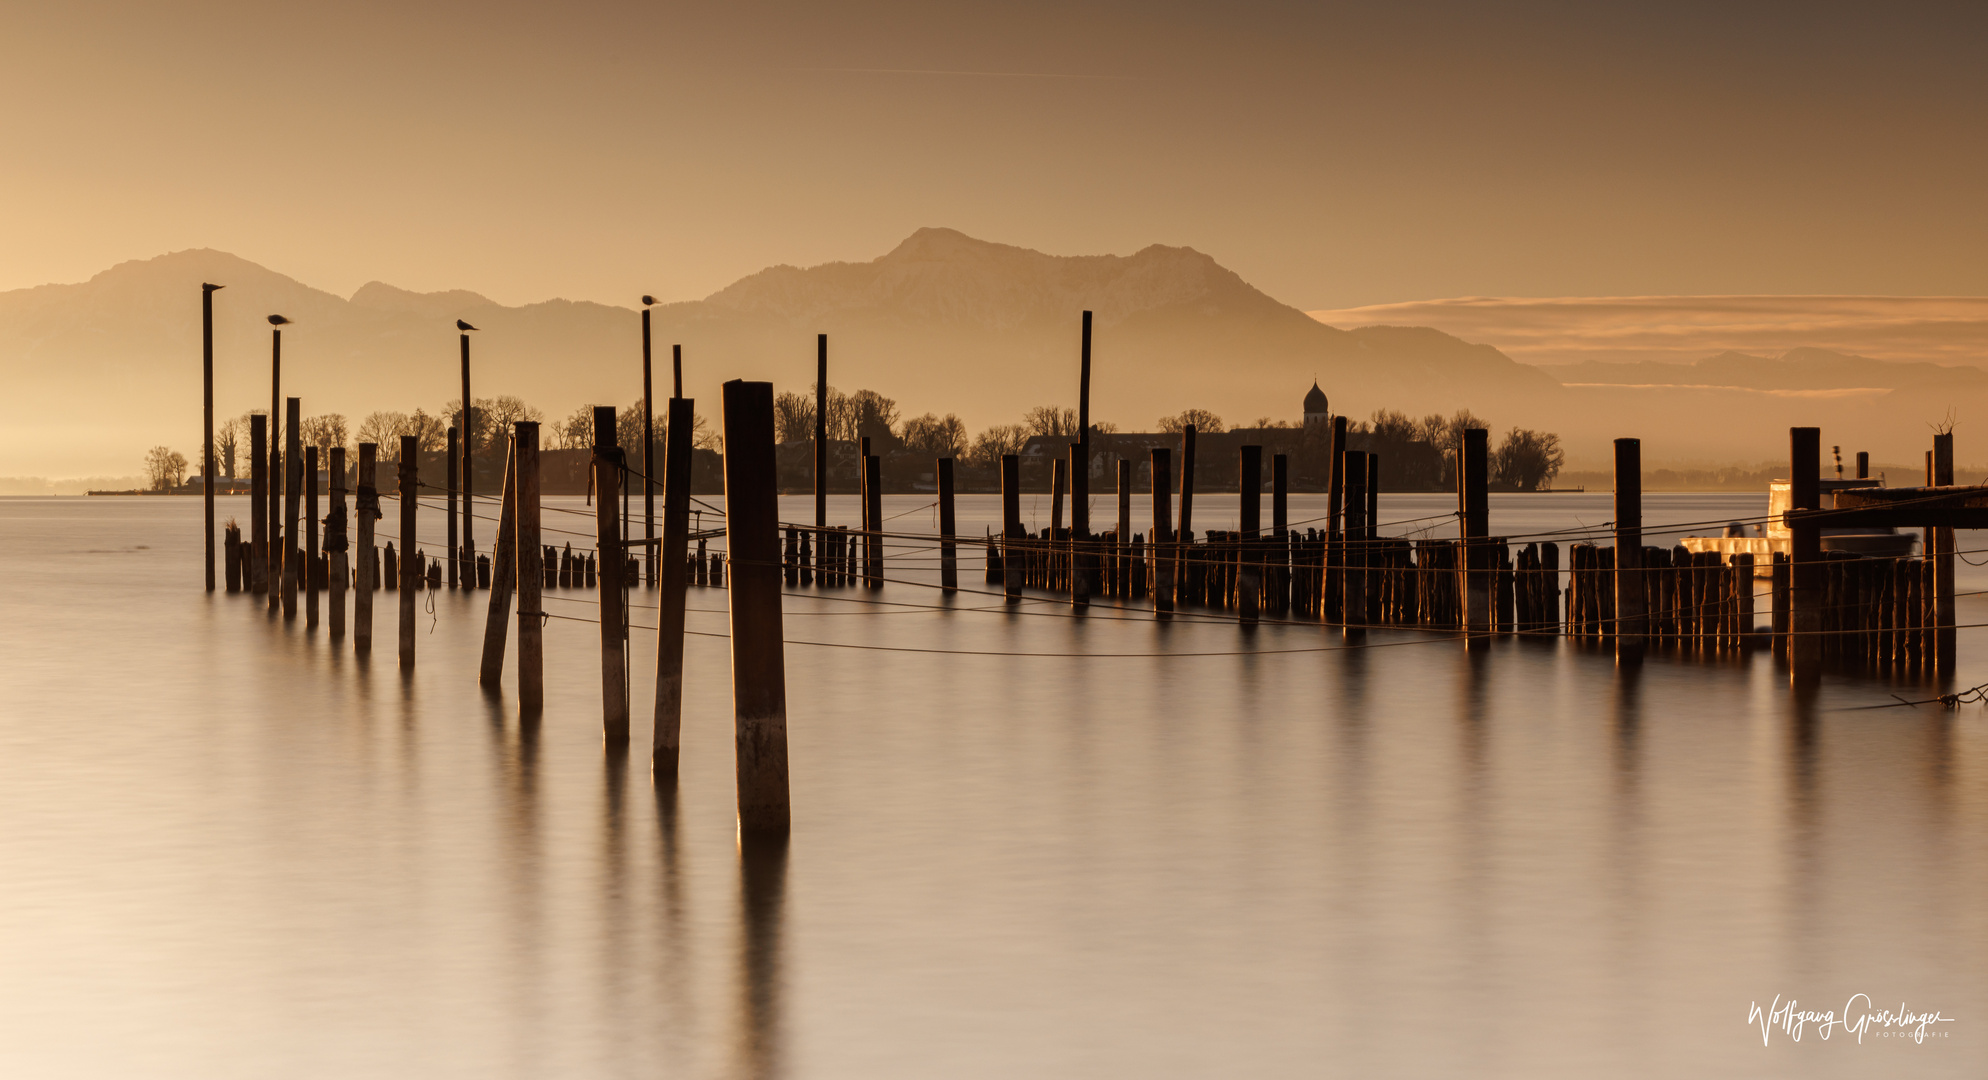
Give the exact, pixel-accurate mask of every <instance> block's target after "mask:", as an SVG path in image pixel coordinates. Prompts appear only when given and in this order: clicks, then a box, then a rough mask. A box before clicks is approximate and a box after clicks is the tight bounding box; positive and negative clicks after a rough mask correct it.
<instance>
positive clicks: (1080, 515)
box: [1069, 311, 1091, 540]
mask: <svg viewBox="0 0 1988 1080" xmlns="http://www.w3.org/2000/svg"><path fill="white" fill-rule="evenodd" d="M1071 448H1072V449H1073V450H1075V451H1076V453H1075V454H1074V455H1072V456H1071V458H1070V466H1069V467H1070V536H1071V538H1072V539H1078V540H1083V539H1089V538H1090V534H1091V313H1090V312H1088V311H1086V312H1084V343H1083V354H1082V358H1081V359H1080V360H1079V362H1078V373H1077V441H1076V442H1075V443H1074V444H1072V447H1071Z"/></svg>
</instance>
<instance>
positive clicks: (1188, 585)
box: [1173, 424, 1200, 607]
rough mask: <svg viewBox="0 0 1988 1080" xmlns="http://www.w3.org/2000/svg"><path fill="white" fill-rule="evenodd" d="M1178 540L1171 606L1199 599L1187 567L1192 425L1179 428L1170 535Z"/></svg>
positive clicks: (1191, 519) (1191, 504) (1191, 498)
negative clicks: (1174, 523)
mask: <svg viewBox="0 0 1988 1080" xmlns="http://www.w3.org/2000/svg"><path fill="white" fill-rule="evenodd" d="M1174 535H1175V536H1176V538H1177V540H1178V542H1177V543H1176V544H1175V548H1176V550H1177V551H1179V553H1180V554H1179V557H1178V558H1176V559H1175V560H1174V579H1173V588H1174V606H1175V607H1179V606H1180V605H1181V604H1184V603H1188V602H1190V601H1192V602H1197V603H1198V602H1199V600H1200V598H1199V597H1195V596H1193V595H1191V594H1190V592H1189V590H1190V589H1192V588H1193V586H1194V581H1195V577H1194V573H1193V571H1192V570H1191V569H1190V568H1189V563H1190V561H1191V560H1192V559H1193V558H1194V425H1193V424H1185V425H1182V427H1181V429H1180V531H1179V532H1178V533H1176V534H1174Z"/></svg>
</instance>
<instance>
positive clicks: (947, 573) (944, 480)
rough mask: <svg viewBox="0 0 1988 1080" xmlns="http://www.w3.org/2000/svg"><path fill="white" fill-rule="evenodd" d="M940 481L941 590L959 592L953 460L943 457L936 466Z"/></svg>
mask: <svg viewBox="0 0 1988 1080" xmlns="http://www.w3.org/2000/svg"><path fill="white" fill-rule="evenodd" d="M936 468H937V472H936V473H935V475H936V476H937V477H938V480H939V588H940V589H942V590H944V591H945V592H948V593H953V592H958V591H959V546H958V545H957V544H956V543H955V542H954V540H953V534H954V533H955V532H956V531H958V522H957V520H956V519H955V518H954V516H953V459H952V458H949V457H942V458H940V459H939V461H938V464H937V466H936Z"/></svg>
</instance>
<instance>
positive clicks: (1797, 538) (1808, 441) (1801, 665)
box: [1788, 427, 1823, 688]
mask: <svg viewBox="0 0 1988 1080" xmlns="http://www.w3.org/2000/svg"><path fill="white" fill-rule="evenodd" d="M1788 448H1789V458H1790V464H1789V470H1788V478H1789V494H1790V496H1791V498H1790V500H1789V506H1790V509H1794V510H1819V509H1821V508H1822V486H1821V483H1820V471H1821V464H1822V430H1821V429H1820V428H1812V427H1798V428H1789V429H1788ZM1792 532H1793V534H1794V536H1793V544H1792V547H1793V553H1792V556H1791V559H1790V562H1791V564H1792V565H1791V578H1792V580H1791V582H1790V585H1789V589H1788V605H1789V612H1790V618H1789V633H1790V635H1791V640H1790V641H1789V647H1788V654H1789V667H1790V671H1789V678H1790V680H1791V681H1792V683H1793V684H1794V685H1795V686H1797V687H1802V688H1806V687H1810V686H1814V685H1815V684H1816V683H1818V682H1820V681H1821V679H1822V637H1821V631H1822V602H1823V595H1822V594H1823V580H1822V570H1823V566H1822V530H1821V529H1820V528H1819V527H1818V526H1816V525H1814V524H1812V523H1798V524H1796V525H1794V526H1793V529H1792Z"/></svg>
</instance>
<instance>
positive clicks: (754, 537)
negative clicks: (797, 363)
mask: <svg viewBox="0 0 1988 1080" xmlns="http://www.w3.org/2000/svg"><path fill="white" fill-rule="evenodd" d="M724 393H725V512H726V521H725V524H726V536H727V540H728V546H729V548H730V551H731V556H732V562H733V567H732V587H731V592H730V593H729V597H730V600H731V605H730V606H731V621H732V701H733V709H734V713H735V717H736V727H735V740H736V745H737V774H736V775H737V783H738V803H739V831H740V833H741V834H748V833H760V834H765V833H776V834H777V833H785V832H787V831H788V829H789V827H790V823H791V812H790V809H789V805H788V784H787V668H786V660H785V656H784V653H783V651H782V650H783V648H784V645H783V640H784V633H783V630H782V624H781V614H780V573H779V560H780V539H779V527H780V526H779V521H780V513H779V511H780V507H779V499H778V487H777V484H778V466H777V463H776V461H775V457H774V450H773V384H772V383H764V382H743V381H738V380H734V381H732V382H728V383H726V384H725V388H724Z"/></svg>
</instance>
